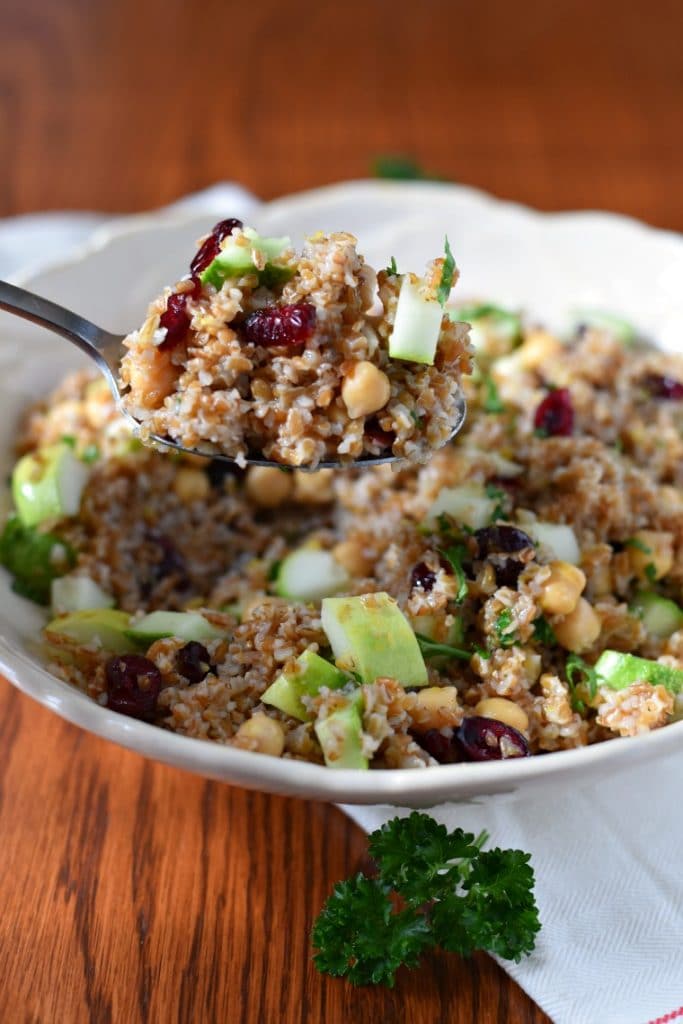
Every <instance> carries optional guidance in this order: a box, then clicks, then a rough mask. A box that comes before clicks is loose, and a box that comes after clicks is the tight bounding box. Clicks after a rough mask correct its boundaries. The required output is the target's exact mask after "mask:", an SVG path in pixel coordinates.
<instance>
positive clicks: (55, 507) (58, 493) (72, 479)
mask: <svg viewBox="0 0 683 1024" xmlns="http://www.w3.org/2000/svg"><path fill="white" fill-rule="evenodd" d="M89 476H90V470H89V469H88V467H87V466H86V465H85V463H83V462H81V460H80V459H78V458H77V457H76V455H75V454H74V452H73V449H72V448H71V446H70V445H68V444H55V445H50V446H49V447H47V448H40V449H39V450H38V451H37V452H32V453H31V454H30V455H24V457H23V458H21V459H19V462H17V464H16V466H15V467H14V472H13V473H12V497H13V498H14V504H15V506H16V509H17V515H18V516H19V519H20V520H21V522H22V523H23V524H24V526H37V525H38V524H39V523H44V522H46V521H47V520H49V519H63V518H64V517H66V516H75V515H76V514H77V512H78V510H79V509H80V507H81V495H82V494H83V489H84V488H85V485H86V483H87V482H88V477H89Z"/></svg>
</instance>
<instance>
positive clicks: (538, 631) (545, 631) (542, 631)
mask: <svg viewBox="0 0 683 1024" xmlns="http://www.w3.org/2000/svg"><path fill="white" fill-rule="evenodd" d="M534 640H538V642H539V643H540V644H543V646H544V647H554V646H555V644H556V643H557V637H556V636H555V630H554V629H553V627H552V626H551V625H550V623H549V622H548V620H547V619H546V617H545V616H544V615H541V617H540V618H538V619H536V620H535V621H534Z"/></svg>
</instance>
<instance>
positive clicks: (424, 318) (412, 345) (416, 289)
mask: <svg viewBox="0 0 683 1024" xmlns="http://www.w3.org/2000/svg"><path fill="white" fill-rule="evenodd" d="M422 284H423V282H422V281H420V279H419V278H417V277H415V276H414V275H413V274H406V275H405V276H404V278H403V283H402V284H401V291H400V292H399V296H398V302H397V304H396V315H395V317H394V327H393V330H392V332H391V337H390V338H389V355H390V356H391V358H392V359H405V360H408V361H410V362H413V363H425V364H427V365H430V366H431V365H432V363H433V362H434V357H435V355H436V346H437V343H438V341H439V334H440V333H441V321H442V318H443V309H442V308H441V304H440V303H439V301H438V299H437V298H436V297H434V298H430V297H426V296H425V295H424V294H423V293H422V291H421V285H422Z"/></svg>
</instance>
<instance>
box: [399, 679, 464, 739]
mask: <svg viewBox="0 0 683 1024" xmlns="http://www.w3.org/2000/svg"><path fill="white" fill-rule="evenodd" d="M413 697H414V704H413V705H412V708H411V709H410V713H411V715H412V718H413V724H414V726H415V728H416V729H424V730H425V732H426V731H427V729H443V728H444V726H452V725H457V724H458V723H459V722H460V719H461V718H462V709H461V707H460V702H459V700H458V690H457V688H456V687H455V686H426V687H425V688H424V689H422V690H417V691H416V692H415V693H414V694H413Z"/></svg>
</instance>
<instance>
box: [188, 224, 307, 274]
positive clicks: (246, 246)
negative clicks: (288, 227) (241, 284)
mask: <svg viewBox="0 0 683 1024" xmlns="http://www.w3.org/2000/svg"><path fill="white" fill-rule="evenodd" d="M245 237H246V239H248V241H247V242H246V243H245V241H244V238H245ZM289 245H290V240H289V238H286V237H285V238H261V236H260V235H258V234H257V233H256V232H255V231H254V230H253V229H252V228H245V229H244V233H243V235H242V236H239V237H238V238H232V237H229V238H227V239H226V240H225V241H224V243H223V248H222V249H221V251H220V252H219V253H218V255H217V256H216V257H215V259H213V260H212V261H211V263H210V264H209V265H208V267H207V268H206V269H205V270H203V271H202V272H201V274H200V275H199V277H200V280H201V282H202V284H212V285H214V287H216V288H220V287H221V285H222V284H223V281H225V280H226V279H227V278H229V277H240V276H241V275H242V274H247V273H249V271H251V270H255V269H256V265H255V263H254V259H253V255H252V254H253V252H254V251H255V250H257V251H258V252H260V253H263V255H264V256H265V258H266V265H267V263H268V262H269V261H270V260H274V259H277V257H278V256H280V254H281V253H282V252H284V250H285V249H287V248H288V246H289Z"/></svg>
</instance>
